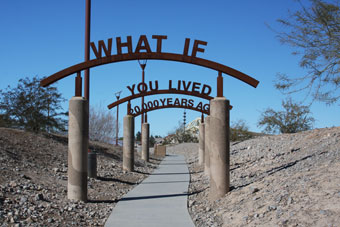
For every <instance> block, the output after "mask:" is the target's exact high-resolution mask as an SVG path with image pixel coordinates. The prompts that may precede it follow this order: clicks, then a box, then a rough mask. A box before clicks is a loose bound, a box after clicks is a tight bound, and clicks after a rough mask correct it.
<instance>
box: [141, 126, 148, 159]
mask: <svg viewBox="0 0 340 227" xmlns="http://www.w3.org/2000/svg"><path fill="white" fill-rule="evenodd" d="M149 137H150V124H149V123H143V125H142V159H143V160H144V161H146V162H148V161H149Z"/></svg>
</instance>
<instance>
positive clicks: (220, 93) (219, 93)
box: [217, 72, 223, 97]
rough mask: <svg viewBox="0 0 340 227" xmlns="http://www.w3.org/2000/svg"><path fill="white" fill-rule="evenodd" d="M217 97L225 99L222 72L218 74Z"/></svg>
mask: <svg viewBox="0 0 340 227" xmlns="http://www.w3.org/2000/svg"><path fill="white" fill-rule="evenodd" d="M217 97H223V77H222V73H221V72H218V76H217Z"/></svg>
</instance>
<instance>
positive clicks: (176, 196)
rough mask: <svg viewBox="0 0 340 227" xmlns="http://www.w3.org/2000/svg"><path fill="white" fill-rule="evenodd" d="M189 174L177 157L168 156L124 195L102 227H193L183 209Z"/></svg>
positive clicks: (181, 160)
mask: <svg viewBox="0 0 340 227" xmlns="http://www.w3.org/2000/svg"><path fill="white" fill-rule="evenodd" d="M189 180H190V175H189V171H188V167H187V164H186V162H185V159H184V157H183V156H181V155H169V156H166V157H165V158H164V160H163V161H162V162H161V164H160V165H159V168H158V169H156V170H155V171H154V172H153V173H152V174H151V175H150V176H149V177H148V178H147V179H145V180H144V181H143V182H142V183H141V184H139V185H138V186H137V187H135V188H134V189H133V190H131V191H130V192H129V193H127V194H126V195H125V196H124V197H123V198H122V199H121V200H120V201H119V202H118V204H117V205H116V207H115V208H114V209H113V211H112V213H111V215H110V217H109V218H108V220H107V222H106V224H105V226H117V227H122V226H124V227H130V226H131V227H144V226H145V227H146V226H147V227H150V226H155V227H156V226H157V227H159V226H162V227H173V226H175V227H193V226H194V224H193V222H192V220H191V217H190V215H189V213H188V209H187V197H188V195H187V192H188V186H189Z"/></svg>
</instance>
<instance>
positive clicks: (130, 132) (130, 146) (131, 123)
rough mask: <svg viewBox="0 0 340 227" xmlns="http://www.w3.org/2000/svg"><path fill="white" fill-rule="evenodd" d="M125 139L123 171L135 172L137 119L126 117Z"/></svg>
mask: <svg viewBox="0 0 340 227" xmlns="http://www.w3.org/2000/svg"><path fill="white" fill-rule="evenodd" d="M123 124H124V137H123V170H126V171H129V172H131V171H133V169H134V168H133V166H134V162H135V156H134V155H135V153H134V150H135V147H134V145H135V137H134V133H135V118H134V117H133V116H131V115H126V116H125V117H124V123H123Z"/></svg>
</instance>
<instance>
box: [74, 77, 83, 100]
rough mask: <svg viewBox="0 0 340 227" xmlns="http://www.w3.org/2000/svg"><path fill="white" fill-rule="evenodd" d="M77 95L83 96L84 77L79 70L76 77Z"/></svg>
mask: <svg viewBox="0 0 340 227" xmlns="http://www.w3.org/2000/svg"><path fill="white" fill-rule="evenodd" d="M75 84H76V87H75V96H82V78H81V73H80V72H77V76H76V78H75Z"/></svg>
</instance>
